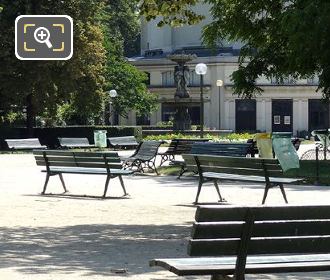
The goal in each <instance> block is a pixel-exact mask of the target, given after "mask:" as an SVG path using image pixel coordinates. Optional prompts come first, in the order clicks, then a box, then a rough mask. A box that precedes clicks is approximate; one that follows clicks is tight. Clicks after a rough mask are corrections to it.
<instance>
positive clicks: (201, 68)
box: [195, 63, 207, 138]
mask: <svg viewBox="0 0 330 280" xmlns="http://www.w3.org/2000/svg"><path fill="white" fill-rule="evenodd" d="M195 72H196V74H197V75H200V88H201V91H200V103H201V105H200V106H201V107H200V117H199V122H200V137H201V138H203V136H204V100H203V83H204V75H205V74H206V72H207V66H206V64H205V63H198V64H197V65H196V67H195Z"/></svg>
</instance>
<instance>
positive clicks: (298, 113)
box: [128, 5, 329, 135]
mask: <svg viewBox="0 0 330 280" xmlns="http://www.w3.org/2000/svg"><path fill="white" fill-rule="evenodd" d="M197 9H198V10H199V12H202V13H203V14H205V15H208V14H209V13H208V6H206V5H200V6H198V7H197ZM209 21H210V16H208V17H207V18H206V19H205V20H204V21H203V22H202V23H200V24H199V25H196V26H185V27H181V28H171V27H168V26H166V27H163V28H158V27H157V24H156V23H157V21H151V22H146V21H143V22H142V34H141V57H135V58H131V59H130V61H131V62H132V64H134V65H136V66H137V67H138V68H139V69H140V70H142V71H145V72H147V73H148V75H149V77H150V80H149V89H150V92H155V93H158V94H159V102H160V106H159V109H158V111H157V112H155V113H153V114H152V115H151V117H150V119H149V120H147V119H144V120H142V119H136V117H135V114H134V113H131V114H130V116H129V119H128V123H129V124H151V125H156V124H157V123H159V122H161V121H168V120H169V118H170V116H171V115H172V114H173V110H174V107H173V102H174V92H175V86H174V66H175V63H174V62H172V61H170V60H168V59H167V58H166V56H167V55H168V54H171V53H181V52H182V51H184V52H185V53H191V54H193V53H195V54H197V56H198V58H197V59H195V60H193V61H191V62H190V63H188V66H189V68H190V78H189V88H190V96H191V99H192V101H193V102H194V103H193V105H192V106H191V108H190V109H189V111H190V113H191V118H192V122H193V124H199V109H200V103H199V102H198V100H199V98H200V88H199V84H200V80H199V79H200V77H199V76H198V75H197V74H195V72H194V68H195V65H196V64H197V63H200V62H203V63H205V64H206V65H207V66H208V71H207V74H206V75H205V77H204V85H205V87H204V100H205V101H204V102H205V103H204V124H205V126H206V127H209V128H212V129H231V130H233V131H268V132H270V131H290V132H292V133H293V134H294V135H296V134H297V132H302V131H311V130H313V129H317V128H325V127H328V126H329V106H328V105H325V104H323V102H322V101H321V97H322V95H321V93H316V88H317V80H316V79H314V80H299V81H292V80H291V81H290V80H289V79H288V80H287V81H286V82H285V83H284V84H278V83H277V82H276V81H269V80H267V79H263V78H260V79H259V80H258V84H260V86H261V87H262V88H263V90H264V92H263V93H262V95H260V96H258V97H256V98H255V99H252V100H244V99H239V98H238V97H237V96H234V95H233V94H232V81H231V79H230V75H231V73H232V72H233V71H234V70H235V69H236V68H237V66H238V63H237V60H238V54H239V51H240V47H241V44H239V43H228V42H225V43H224V42H223V47H221V48H219V49H218V50H217V51H216V52H215V53H214V52H212V51H211V50H208V49H206V48H205V47H203V44H202V42H201V30H202V27H203V26H204V25H205V24H207V23H208V22H209ZM217 80H223V82H224V85H223V86H222V87H217Z"/></svg>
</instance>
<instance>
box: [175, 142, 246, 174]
mask: <svg viewBox="0 0 330 280" xmlns="http://www.w3.org/2000/svg"><path fill="white" fill-rule="evenodd" d="M251 148H252V144H251V143H217V142H206V143H199V142H196V143H194V144H193V145H192V147H191V150H190V152H189V153H190V154H202V155H218V156H230V157H246V156H247V155H248V154H250V155H252V154H251ZM171 165H177V166H180V167H181V170H180V173H179V176H178V179H180V178H181V176H182V175H183V174H184V173H185V172H187V171H192V172H194V173H197V168H193V169H189V168H187V166H186V164H185V161H184V160H173V161H172V163H171Z"/></svg>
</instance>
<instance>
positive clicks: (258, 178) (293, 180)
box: [203, 172, 302, 184]
mask: <svg viewBox="0 0 330 280" xmlns="http://www.w3.org/2000/svg"><path fill="white" fill-rule="evenodd" d="M203 177H204V178H209V179H219V180H230V181H242V180H243V181H247V182H256V183H265V182H266V179H265V177H264V176H254V175H249V176H244V175H236V174H228V173H215V172H203ZM268 179H269V182H270V183H274V184H279V183H282V184H293V183H297V182H300V181H302V179H301V178H280V177H269V178H268Z"/></svg>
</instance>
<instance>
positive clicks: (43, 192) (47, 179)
mask: <svg viewBox="0 0 330 280" xmlns="http://www.w3.org/2000/svg"><path fill="white" fill-rule="evenodd" d="M49 177H50V175H49V174H48V173H47V174H46V180H45V184H44V188H43V190H42V192H41V194H45V192H46V188H47V185H48V181H49Z"/></svg>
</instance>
